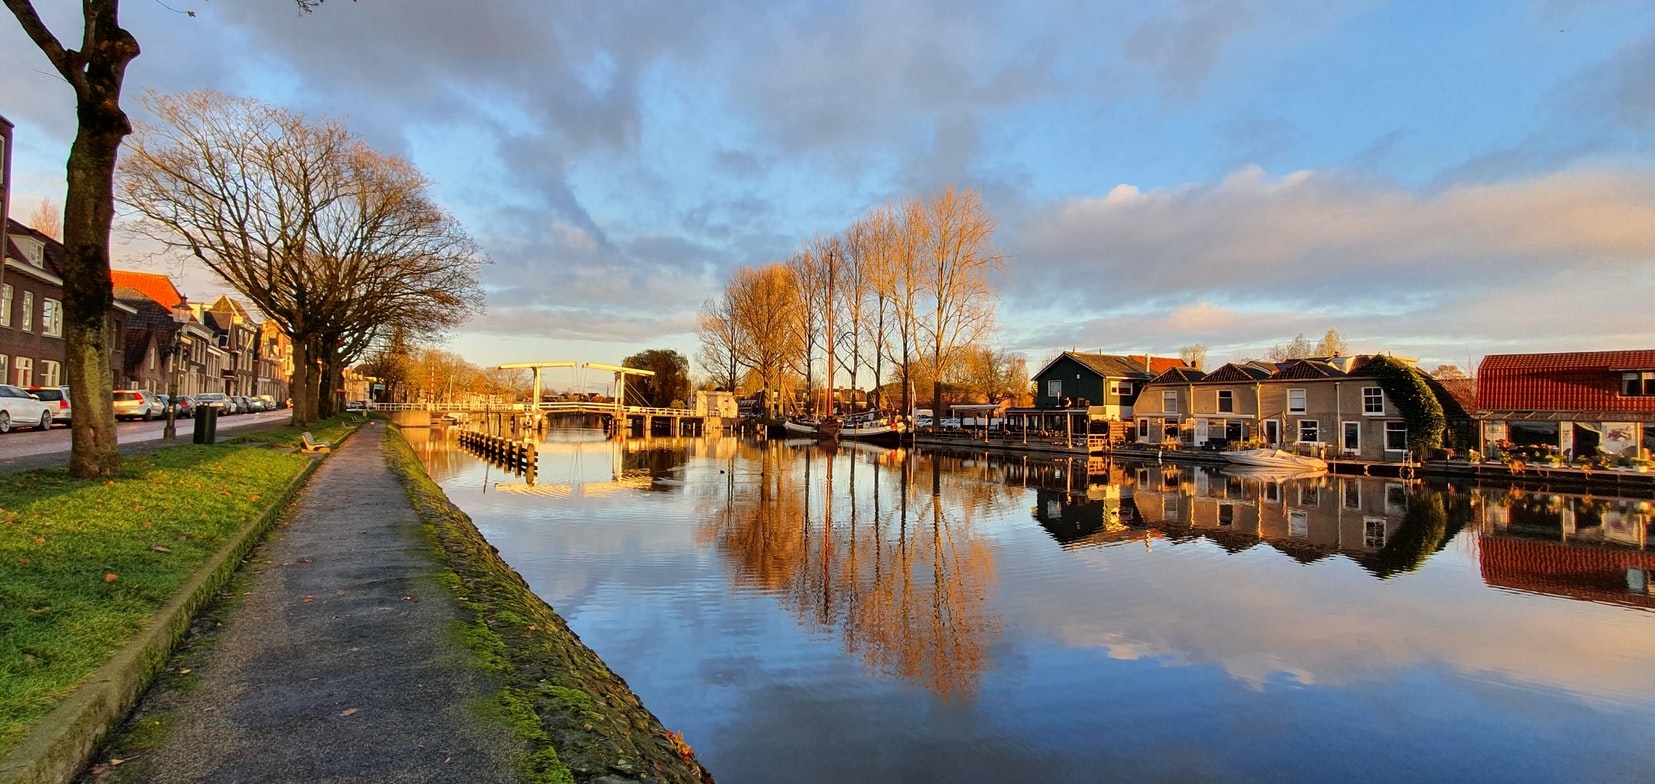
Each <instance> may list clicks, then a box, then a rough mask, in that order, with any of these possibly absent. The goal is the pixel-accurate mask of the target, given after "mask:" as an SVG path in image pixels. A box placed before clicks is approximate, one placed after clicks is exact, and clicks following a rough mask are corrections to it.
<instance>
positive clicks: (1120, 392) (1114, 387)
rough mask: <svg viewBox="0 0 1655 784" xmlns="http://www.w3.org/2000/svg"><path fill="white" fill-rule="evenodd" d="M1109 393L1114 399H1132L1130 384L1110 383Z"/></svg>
mask: <svg viewBox="0 0 1655 784" xmlns="http://www.w3.org/2000/svg"><path fill="white" fill-rule="evenodd" d="M1109 393H1110V394H1112V395H1114V396H1116V397H1132V382H1130V381H1116V382H1114V383H1111V384H1110V385H1109Z"/></svg>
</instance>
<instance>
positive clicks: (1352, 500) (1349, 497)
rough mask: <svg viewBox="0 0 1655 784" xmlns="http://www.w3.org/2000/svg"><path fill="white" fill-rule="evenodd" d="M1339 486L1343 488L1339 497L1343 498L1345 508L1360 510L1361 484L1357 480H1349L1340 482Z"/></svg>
mask: <svg viewBox="0 0 1655 784" xmlns="http://www.w3.org/2000/svg"><path fill="white" fill-rule="evenodd" d="M1341 484H1342V485H1343V487H1342V488H1341V489H1340V495H1341V496H1342V497H1343V498H1344V504H1345V508H1346V509H1361V508H1362V483H1361V482H1359V481H1357V480H1354V479H1350V480H1346V481H1344V482H1342V483H1341Z"/></svg>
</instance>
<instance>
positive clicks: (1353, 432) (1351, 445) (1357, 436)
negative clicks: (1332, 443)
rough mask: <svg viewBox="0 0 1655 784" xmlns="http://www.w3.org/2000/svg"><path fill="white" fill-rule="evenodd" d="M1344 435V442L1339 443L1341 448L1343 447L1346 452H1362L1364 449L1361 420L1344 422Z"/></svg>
mask: <svg viewBox="0 0 1655 784" xmlns="http://www.w3.org/2000/svg"><path fill="white" fill-rule="evenodd" d="M1343 435H1344V443H1343V444H1340V445H1339V446H1340V447H1341V448H1343V449H1344V450H1345V451H1346V452H1360V451H1362V423H1361V422H1346V423H1344V433H1343Z"/></svg>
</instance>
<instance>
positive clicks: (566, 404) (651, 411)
mask: <svg viewBox="0 0 1655 784" xmlns="http://www.w3.org/2000/svg"><path fill="white" fill-rule="evenodd" d="M529 409H530V406H529V404H527V403H369V404H368V410H369V411H432V412H437V411H443V412H447V411H471V412H496V411H497V412H502V413H505V412H514V413H520V412H525V411H528V410H529ZM540 410H541V411H542V412H545V413H548V414H553V413H583V414H613V413H615V404H614V403H594V402H589V401H578V400H547V401H541V403H540ZM621 410H622V411H623V412H624V413H625V414H626V415H627V416H644V415H648V416H673V417H698V416H702V415H701V414H697V413H695V412H694V411H691V410H690V409H687V408H653V407H650V406H624V407H622V408H621Z"/></svg>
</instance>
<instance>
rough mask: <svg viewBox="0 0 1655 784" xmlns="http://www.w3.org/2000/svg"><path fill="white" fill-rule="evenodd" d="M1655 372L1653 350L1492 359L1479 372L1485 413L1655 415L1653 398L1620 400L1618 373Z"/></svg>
mask: <svg viewBox="0 0 1655 784" xmlns="http://www.w3.org/2000/svg"><path fill="white" fill-rule="evenodd" d="M1623 370H1649V371H1655V349H1648V350H1642V351H1576V352H1569V353H1561V354H1490V355H1489V356H1486V357H1484V358H1483V362H1482V364H1481V365H1479V366H1478V367H1477V407H1478V408H1480V409H1483V410H1485V411H1488V410H1499V411H1602V412H1612V411H1629V412H1631V411H1637V412H1655V396H1651V397H1641V396H1640V397H1623V396H1622V395H1621V393H1620V392H1621V386H1620V385H1621V376H1620V374H1621V371H1623Z"/></svg>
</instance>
